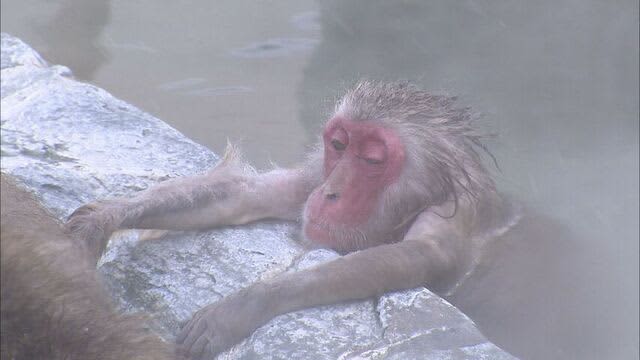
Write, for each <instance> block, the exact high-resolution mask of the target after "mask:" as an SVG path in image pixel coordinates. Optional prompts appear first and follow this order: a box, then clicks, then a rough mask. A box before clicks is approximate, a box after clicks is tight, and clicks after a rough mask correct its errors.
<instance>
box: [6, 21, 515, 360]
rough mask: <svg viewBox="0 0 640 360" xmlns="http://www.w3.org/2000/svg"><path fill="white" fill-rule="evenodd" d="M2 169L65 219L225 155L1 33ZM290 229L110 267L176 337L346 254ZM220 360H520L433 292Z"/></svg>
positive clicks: (118, 292) (333, 311)
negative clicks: (206, 315)
mask: <svg viewBox="0 0 640 360" xmlns="http://www.w3.org/2000/svg"><path fill="white" fill-rule="evenodd" d="M1 47H2V80H1V98H2V103H1V105H2V113H1V124H2V133H1V134H2V135H1V136H2V146H1V154H2V172H4V173H8V174H11V175H12V176H13V177H15V178H17V179H18V180H19V182H20V183H22V184H23V185H24V186H25V187H27V188H29V189H30V190H31V191H33V192H34V193H35V194H36V195H37V197H38V198H39V199H40V200H41V201H42V202H43V204H44V205H45V206H46V207H47V208H48V209H49V210H50V211H51V212H52V213H53V214H55V215H56V216H57V217H58V218H60V219H61V220H62V219H64V218H66V217H67V216H68V215H69V214H70V213H71V212H72V211H73V210H74V209H75V208H77V207H78V206H80V205H82V204H84V203H86V202H88V201H92V200H95V199H102V198H109V197H114V196H123V195H128V194H131V193H133V192H136V191H140V190H143V189H145V188H147V187H149V186H150V185H152V184H154V183H157V182H159V181H162V180H166V179H168V178H173V177H177V176H184V175H190V174H196V173H201V172H204V171H205V170H206V169H208V168H210V167H211V166H213V165H214V164H215V163H216V161H217V160H218V157H217V156H216V155H215V154H213V153H212V152H211V151H209V150H208V149H206V148H204V147H202V146H200V145H198V144H196V143H194V142H193V141H191V140H189V139H187V138H186V137H184V136H183V135H182V134H180V133H179V132H178V131H176V130H175V129H173V128H171V127H170V126H168V125H167V124H165V123H164V122H162V121H161V120H158V119H156V118H154V117H152V116H151V115H149V114H146V113H144V112H142V111H140V110H139V109H137V108H135V107H133V106H132V105H130V104H127V103H125V102H123V101H121V100H118V99H116V98H114V97H113V96H111V95H110V94H109V93H107V92H106V91H104V90H102V89H100V88H97V87H95V86H92V85H89V84H84V83H81V82H77V81H75V80H73V78H72V75H71V72H70V71H69V69H67V68H66V67H63V66H51V65H49V64H47V63H46V62H45V61H44V60H42V59H41V57H40V56H39V55H38V54H37V53H36V52H35V51H33V50H32V49H31V48H30V47H29V46H28V45H26V44H24V43H23V42H22V41H20V40H19V39H17V38H15V37H12V36H10V35H8V34H2V44H1ZM298 231H299V230H298V227H297V225H296V224H292V223H281V222H262V223H257V224H254V225H250V226H243V227H227V228H222V229H216V230H211V231H205V232H175V233H173V232H172V233H169V234H167V235H165V236H164V237H162V238H161V239H158V240H152V241H151V240H150V241H139V232H136V231H127V232H121V233H118V234H116V235H115V236H114V237H113V238H112V241H111V243H110V245H109V248H108V250H107V252H106V254H105V255H104V256H103V258H102V259H101V261H100V263H99V269H100V272H101V273H102V274H103V275H104V277H105V279H106V282H107V284H108V286H109V287H110V289H111V291H112V294H113V296H114V297H115V298H116V299H117V300H118V301H119V303H120V304H121V306H122V308H123V310H124V311H144V312H146V313H149V314H150V315H151V317H152V323H153V324H152V326H153V327H154V328H156V329H157V331H158V332H159V333H160V334H161V335H163V336H165V337H167V338H169V339H170V338H172V336H173V335H174V334H175V332H176V331H177V329H178V328H179V326H180V324H181V323H182V322H184V321H185V320H187V319H188V318H189V317H190V315H191V314H192V313H193V312H194V311H196V310H197V309H198V308H200V307H201V306H203V305H206V304H207V303H211V302H214V301H216V300H218V299H221V298H222V297H224V296H225V295H227V294H229V293H232V292H234V291H236V290H238V289H241V288H243V287H245V286H247V285H249V284H251V283H252V282H255V281H257V280H259V279H263V278H268V277H271V276H275V275H277V274H278V273H281V272H285V271H296V270H298V269H302V268H306V267H309V266H313V265H314V264H318V263H322V262H325V261H329V260H331V259H332V258H335V257H337V256H338V255H337V254H335V253H333V252H331V251H328V250H313V251H310V252H308V251H306V250H305V249H304V248H303V247H302V246H300V245H299V244H298V243H297V242H296V239H297V238H298V236H299V234H298ZM219 358H222V359H255V358H260V359H303V358H313V359H431V358H432V359H512V358H513V357H511V356H510V355H509V354H506V353H505V352H503V351H502V350H500V349H499V348H497V347H496V346H495V345H493V344H491V343H490V342H488V341H487V340H486V339H485V338H484V337H483V336H482V335H481V334H480V332H479V331H478V330H477V329H476V327H475V326H474V324H473V323H472V322H471V321H470V320H469V319H468V318H467V317H466V316H465V315H463V314H462V313H461V312H459V311H458V310H457V309H456V308H454V307H453V306H451V305H450V304H448V303H447V302H446V301H444V300H442V299H441V298H440V297H438V296H436V295H434V294H433V293H431V292H430V291H428V290H427V289H415V290H409V291H404V292H399V293H393V294H388V295H385V296H382V297H381V298H379V299H372V300H369V301H363V302H352V303H347V304H339V305H332V306H324V307H319V308H314V309H307V310H303V311H298V312H294V313H290V314H286V315H282V316H279V317H277V318H275V319H273V320H272V321H271V322H269V323H268V324H266V325H265V326H263V327H261V328H259V329H258V330H257V331H256V332H255V333H254V334H253V335H252V336H251V337H250V338H248V339H246V340H245V341H244V342H242V343H241V344H239V345H237V346H235V347H234V348H232V349H231V350H229V351H228V352H226V353H224V354H222V355H220V356H219Z"/></svg>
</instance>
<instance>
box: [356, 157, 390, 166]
mask: <svg viewBox="0 0 640 360" xmlns="http://www.w3.org/2000/svg"><path fill="white" fill-rule="evenodd" d="M358 158H360V159H362V160H364V161H366V162H367V164H371V165H380V164H382V163H383V162H384V160H381V159H374V158H369V157H364V156H358Z"/></svg>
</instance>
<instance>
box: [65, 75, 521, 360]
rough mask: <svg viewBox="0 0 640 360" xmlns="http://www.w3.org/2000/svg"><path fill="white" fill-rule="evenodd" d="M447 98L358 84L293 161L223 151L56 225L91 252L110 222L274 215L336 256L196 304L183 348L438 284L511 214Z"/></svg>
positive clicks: (466, 124)
mask: <svg viewBox="0 0 640 360" xmlns="http://www.w3.org/2000/svg"><path fill="white" fill-rule="evenodd" d="M471 120H472V119H471V116H470V114H469V111H468V109H465V108H459V107H456V105H455V104H454V99H453V98H450V97H446V96H436V95H432V94H430V93H428V92H425V91H422V90H420V89H417V88H416V87H414V86H411V85H408V84H398V83H392V84H384V83H374V82H361V83H360V84H358V85H357V86H355V88H353V89H352V90H351V91H349V92H348V93H347V94H346V95H345V96H344V97H343V98H342V100H341V101H340V102H339V103H338V105H337V107H336V110H335V113H334V114H333V116H331V118H330V119H329V121H328V122H327V124H326V126H325V128H324V132H323V134H322V146H318V149H317V150H316V151H315V152H313V153H312V154H311V155H310V156H309V157H308V160H307V161H306V162H305V163H304V164H303V165H302V166H300V167H298V168H294V169H290V170H281V169H278V170H273V171H270V172H266V173H260V174H257V173H254V172H251V171H246V168H247V167H246V166H245V165H243V164H241V163H240V162H239V161H237V156H235V150H234V149H228V151H227V154H226V155H225V157H224V159H223V160H222V161H221V162H220V163H219V164H218V165H217V166H216V167H215V168H213V169H212V170H211V171H209V172H208V173H206V174H204V175H200V176H193V177H187V178H180V179H174V180H170V181H166V182H163V183H160V184H158V185H156V186H155V187H152V188H150V189H148V190H146V191H143V192H141V193H139V194H138V195H136V196H135V197H132V198H126V199H124V198H121V199H114V200H109V201H104V202H96V203H92V204H88V205H85V206H83V207H81V208H80V209H78V210H76V212H75V213H74V214H73V215H72V216H71V217H70V220H69V222H68V224H67V228H68V229H69V231H71V232H72V233H73V234H75V235H76V236H78V237H79V238H81V239H83V240H84V241H83V242H82V244H84V246H86V248H87V250H88V251H89V252H90V253H91V254H93V257H94V260H97V259H98V258H99V256H100V255H101V254H102V252H103V250H104V249H105V247H106V244H107V241H108V238H109V236H110V234H111V233H112V232H113V231H115V230H118V229H121V228H139V229H174V230H187V229H204V228H210V227H215V226H224V225H238V224H245V223H248V222H252V221H256V220H260V219H265V218H277V219H287V220H298V221H300V222H301V223H302V227H303V233H304V237H305V238H306V241H309V242H311V243H314V244H318V245H320V246H324V247H328V248H331V249H335V250H337V251H338V252H340V253H342V254H344V256H342V257H340V258H339V259H336V260H334V261H331V262H329V263H326V264H322V265H319V266H316V267H314V268H311V269H308V270H304V271H299V272H296V273H287V274H281V275H279V276H277V277H275V278H272V279H269V280H265V281H262V282H258V283H255V284H253V285H252V286H250V287H248V288H246V289H244V290H242V291H240V292H238V293H236V294H232V295H230V296H228V297H226V298H224V299H223V300H221V301H219V302H217V303H214V304H211V305H208V306H206V307H204V308H203V309H201V310H200V311H198V312H197V313H196V314H195V315H194V316H193V318H192V319H191V320H190V321H189V322H188V323H187V324H186V325H185V326H184V328H183V329H182V331H181V333H180V334H179V335H178V337H177V342H178V343H180V344H181V345H182V346H183V347H184V348H185V349H186V350H187V351H188V352H189V353H190V354H191V356H192V357H194V358H201V357H203V356H207V355H208V354H216V353H219V352H221V351H223V350H225V349H227V348H229V347H230V346H232V345H234V344H235V343H237V342H239V341H240V340H242V339H243V338H245V337H247V336H248V335H250V334H251V332H252V331H254V330H255V329H256V328H258V327H259V326H261V325H263V324H265V323H266V322H267V321H269V320H270V319H272V318H273V317H275V316H277V315H280V314H284V313H287V312H291V311H294V310H298V309H303V308H308V307H313V306H319V305H325V304H332V303H336V302H342V301H349V300H356V299H365V298H369V297H373V296H378V295H381V294H384V293H386V292H390V291H394V290H401V289H408V288H414V287H418V286H428V287H429V288H430V289H433V290H436V291H441V292H443V291H447V290H449V289H451V288H452V287H453V286H455V285H456V284H457V283H458V282H459V281H460V280H461V279H463V278H465V277H466V275H467V274H468V273H469V272H470V271H471V270H472V269H473V267H474V265H475V264H476V263H477V261H478V258H479V254H480V251H481V249H482V247H483V244H484V242H485V241H486V240H487V239H488V238H489V237H490V235H491V234H493V232H494V231H495V229H496V228H499V227H504V226H505V224H508V222H509V217H508V216H507V210H506V208H507V206H505V205H504V204H503V201H502V200H501V198H500V197H499V196H498V195H497V194H496V192H495V189H494V185H493V182H492V179H491V177H490V175H489V173H488V172H487V170H486V169H485V167H484V165H483V163H482V159H481V155H480V154H481V152H484V151H485V148H484V145H483V144H482V143H481V140H482V137H481V135H480V134H479V133H478V132H477V131H476V130H475V129H474V128H473V127H472V124H471Z"/></svg>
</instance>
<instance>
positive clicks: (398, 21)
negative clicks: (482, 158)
mask: <svg viewBox="0 0 640 360" xmlns="http://www.w3.org/2000/svg"><path fill="white" fill-rule="evenodd" d="M190 4H192V5H191V6H190V7H184V6H183V5H182V3H180V2H176V3H167V2H162V3H160V2H154V1H150V0H145V1H138V2H111V3H110V2H107V1H93V2H83V1H66V2H63V3H61V4H51V3H42V2H40V1H36V0H21V1H18V0H8V1H4V0H3V2H2V31H9V32H12V33H14V34H15V35H17V36H19V37H21V38H23V39H24V40H26V41H27V42H29V43H30V44H33V45H34V47H35V48H36V49H37V50H38V51H40V52H41V53H42V54H43V55H44V56H45V58H47V59H49V60H51V61H53V62H57V63H62V64H65V65H69V66H70V67H71V68H72V70H73V71H74V73H75V74H76V75H77V76H79V77H80V78H82V79H86V80H90V81H91V82H93V83H96V84H98V85H99V86H101V87H104V88H106V89H108V90H110V91H112V92H113V93H115V95H116V96H118V97H120V98H123V99H125V100H127V101H129V102H131V103H134V104H136V105H138V106H140V107H141V108H143V109H145V110H147V111H150V112H151V113H153V114H155V115H157V116H159V117H160V118H162V119H164V120H166V121H168V122H170V123H171V124H173V125H174V126H175V127H177V128H178V129H180V130H181V131H183V132H185V133H186V134H187V135H189V136H190V137H192V138H195V139H196V140H197V141H200V142H202V143H204V144H206V145H208V146H210V147H211V148H212V149H214V150H215V151H218V152H220V151H221V150H222V148H223V147H224V144H225V143H226V139H227V137H229V138H230V139H232V140H243V147H244V148H245V152H246V155H247V158H248V159H249V160H251V161H252V162H254V163H256V164H257V165H258V166H260V167H264V166H266V165H267V164H268V163H269V162H270V161H271V160H273V161H275V162H277V163H279V164H281V165H289V164H293V163H295V162H296V161H299V160H300V159H301V158H302V156H301V153H302V152H303V149H304V148H305V146H307V145H309V144H311V143H313V142H314V141H315V138H316V134H317V130H318V129H319V127H320V126H321V124H322V120H323V118H324V117H325V116H326V114H327V113H329V112H330V110H331V108H332V106H333V103H334V99H335V98H336V97H337V96H339V94H340V93H341V92H342V90H343V89H344V88H345V87H347V86H349V85H350V84H352V83H353V82H354V81H356V80H357V79H360V78H362V77H367V78H373V79H384V80H396V79H409V80H411V81H413V82H417V83H419V84H420V85H421V86H423V87H425V88H429V89H433V90H434V91H436V92H448V93H451V94H457V95H460V97H461V101H462V103H464V104H467V105H471V106H473V108H474V109H475V110H476V111H478V112H479V114H478V115H479V116H481V117H482V118H483V119H484V123H485V124H486V125H487V128H488V129H490V130H493V131H497V132H498V133H499V135H500V136H499V138H498V140H497V141H494V142H493V143H492V144H491V147H492V148H493V149H494V152H495V154H496V156H497V158H498V160H499V162H500V165H501V169H502V171H501V172H499V173H497V177H498V182H499V184H500V187H501V189H503V190H505V191H507V192H509V193H511V194H513V195H514V196H516V197H517V198H519V199H522V200H523V201H524V202H526V204H527V205H528V206H529V208H531V209H532V212H533V213H537V214H539V217H540V218H543V219H544V220H543V221H541V223H542V224H545V225H543V226H544V228H545V229H546V231H544V232H542V233H541V234H544V237H545V239H541V240H540V242H539V244H538V245H540V246H539V247H538V248H537V249H531V250H530V251H529V252H527V253H524V255H525V256H529V255H531V256H530V257H531V258H532V259H533V258H534V255H538V256H540V260H536V261H539V262H540V263H537V264H530V265H531V267H529V268H530V269H537V270H536V271H539V276H538V277H536V276H531V275H532V274H526V275H528V276H529V278H528V280H527V281H530V282H531V284H532V286H531V289H538V287H536V286H537V285H538V284H543V285H545V286H546V282H545V281H547V280H548V278H553V277H557V278H558V281H555V282H550V283H549V285H548V288H546V292H544V293H540V292H542V291H544V290H542V289H541V290H540V292H537V293H536V292H532V293H527V294H526V295H521V296H527V297H528V298H531V297H536V296H537V297H540V298H541V300H540V301H538V302H537V303H533V304H532V305H530V306H531V307H532V308H536V310H537V311H539V312H542V313H546V314H551V315H550V316H549V317H548V319H549V322H548V323H547V324H546V325H545V324H542V325H540V321H538V322H536V321H533V320H535V319H533V316H535V315H526V316H525V315H522V314H528V313H529V312H527V311H524V310H523V311H522V312H520V313H519V312H518V310H519V309H518V308H504V313H507V314H520V315H513V319H516V320H514V321H515V325H514V324H513V323H514V321H511V323H510V324H509V326H513V328H509V329H508V330H506V331H505V330H504V327H505V326H506V325H505V323H509V321H505V323H499V322H497V321H495V323H492V322H491V321H487V320H484V323H481V324H480V325H481V326H483V327H484V329H485V332H487V333H488V334H489V335H493V337H494V340H495V341H497V342H498V343H500V344H501V345H503V346H505V347H506V348H507V349H509V350H512V351H514V352H515V353H516V354H522V351H523V350H522V349H523V347H522V346H520V345H518V344H519V343H520V342H522V338H518V335H519V333H526V331H524V330H523V331H519V328H520V329H525V328H528V327H529V328H530V327H533V326H538V327H541V326H548V327H549V331H548V332H549V333H550V334H553V335H554V336H555V335H556V334H558V336H559V337H561V338H560V342H561V343H564V344H565V346H561V345H556V343H555V342H553V341H552V340H553V339H552V340H550V341H552V342H550V343H540V344H538V345H537V347H538V348H546V349H542V350H539V351H536V349H535V348H534V349H526V350H524V353H525V355H531V354H537V356H539V357H543V358H566V357H567V356H569V357H571V356H570V355H569V354H573V355H575V356H580V357H583V358H634V357H636V358H637V353H638V342H637V338H638V328H637V319H638V222H637V219H638V47H637V44H638V31H637V29H638V3H637V1H634V0H628V1H627V0H619V1H614V2H603V1H597V0H563V1H551V0H543V1H536V2H527V1H512V2H490V1H487V0H464V1H456V2H450V1H436V2H424V1H402V2H384V1H375V2H371V1H365V0H351V1H337V0H327V1H321V2H318V3H315V2H312V1H310V0H307V1H293V0H289V1H280V2H255V1H240V2H239V1H223V2H215V3H212V2H208V1H196V2H191V3H190ZM194 4H197V6H195V5H194ZM538 226H540V225H538ZM536 234H537V233H536ZM529 235H531V234H529ZM523 261H526V260H523ZM531 262H535V261H534V260H531ZM535 265H538V267H536V266H535ZM523 268H525V266H524V265H523ZM529 268H527V269H529ZM523 276H525V274H523ZM533 285H536V286H533ZM498 286H499V285H496V287H498ZM540 286H542V285H540ZM493 290H495V289H493ZM477 292H478V293H480V292H482V291H481V290H478V291H477ZM545 297H548V298H549V300H548V301H546V300H545ZM558 297H564V298H566V299H571V301H573V303H569V304H567V303H566V302H565V303H564V306H565V307H562V306H563V304H562V303H558V304H556V303H555V302H554V301H553V299H555V298H558ZM523 299H524V298H523ZM545 301H546V302H545ZM521 303H527V304H529V302H526V301H524V300H523V302H521ZM556 305H558V306H556ZM505 306H507V305H505ZM480 309H485V308H480ZM525 310H526V309H525ZM468 311H469V312H470V313H473V312H474V311H476V312H478V311H481V310H478V309H473V308H471V309H468ZM482 311H484V310H482ZM518 321H519V323H518ZM532 323H534V325H531V324H532ZM557 329H560V330H562V331H560V330H557ZM556 330H557V331H556ZM543 340H544V339H543ZM535 341H536V339H532V340H531V342H532V343H535ZM514 344H515V345H514ZM556 346H557V347H558V348H555V347H556ZM534 347H535V346H534Z"/></svg>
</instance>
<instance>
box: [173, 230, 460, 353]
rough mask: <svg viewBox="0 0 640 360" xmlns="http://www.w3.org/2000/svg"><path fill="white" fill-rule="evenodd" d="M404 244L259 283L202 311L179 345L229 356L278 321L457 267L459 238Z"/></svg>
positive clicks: (422, 281)
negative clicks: (231, 349)
mask: <svg viewBox="0 0 640 360" xmlns="http://www.w3.org/2000/svg"><path fill="white" fill-rule="evenodd" d="M439 235H441V236H440V237H437V238H436V237H435V236H433V235H431V236H430V237H428V238H422V239H415V240H410V239H407V240H404V241H401V242H399V243H395V244H389V245H381V246H377V247H373V248H370V249H366V250H362V251H359V252H355V253H351V254H349V255H346V256H343V257H341V258H339V259H336V260H334V261H331V262H329V263H326V264H322V265H319V266H316V267H314V268H311V269H308V270H303V271H299V272H295V273H287V274H283V275H280V276H277V277H275V278H274V279H271V280H267V281H264V282H260V283H256V284H254V285H252V286H250V287H249V288H246V289H244V290H242V291H240V292H238V293H236V294H233V295H231V296H228V297H226V298H224V299H223V300H221V301H219V302H217V303H214V304H211V305H209V306H207V307H205V308H203V309H201V310H200V311H198V312H197V313H196V314H195V315H194V317H193V319H192V320H191V321H190V322H189V323H188V324H187V325H186V326H185V327H184V328H183V330H182V332H181V333H180V334H179V335H178V338H177V341H178V343H181V344H182V345H183V346H184V348H185V349H186V350H187V351H188V352H189V353H190V354H191V355H192V356H193V357H194V358H200V357H202V356H206V355H208V354H216V353H219V352H221V351H224V350H226V349H227V348H229V347H230V346H232V345H234V344H236V343H238V342H239V341H241V340H242V339H243V338H245V337H247V336H248V335H250V334H251V332H253V331H254V330H255V329H257V328H258V327H259V326H261V325H263V324H265V323H266V322H268V321H269V320H271V319H272V318H273V317H275V316H278V315H280V314H284V313H288V312H291V311H295V310H300V309H304V308H309V307H314V306H320V305H327V304H333V303H338V302H342V301H349V300H358V299H366V298H369V297H373V296H378V295H381V294H384V293H386V292H389V291H395V290H402V289H409V288H414V287H417V286H421V285H430V284H432V283H435V282H438V281H440V280H441V279H442V277H443V276H446V274H448V273H450V272H451V268H452V267H453V266H455V265H454V264H455V262H456V253H455V248H456V246H455V245H453V244H452V242H456V241H458V239H453V238H447V236H449V235H451V236H455V235H456V234H449V233H448V232H446V233H440V234H439Z"/></svg>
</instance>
